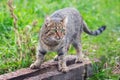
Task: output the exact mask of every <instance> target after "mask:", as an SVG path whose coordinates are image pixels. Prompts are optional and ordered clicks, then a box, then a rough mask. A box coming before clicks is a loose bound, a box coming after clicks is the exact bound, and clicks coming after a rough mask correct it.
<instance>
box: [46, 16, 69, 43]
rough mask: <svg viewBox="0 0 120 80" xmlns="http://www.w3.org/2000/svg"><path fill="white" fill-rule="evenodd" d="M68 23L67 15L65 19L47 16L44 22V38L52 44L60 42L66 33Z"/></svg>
mask: <svg viewBox="0 0 120 80" xmlns="http://www.w3.org/2000/svg"><path fill="white" fill-rule="evenodd" d="M66 23H67V18H66V17H65V18H63V19H61V18H51V17H46V19H45V23H44V25H45V26H44V29H45V32H44V40H46V41H47V42H48V43H50V44H56V43H59V41H60V40H61V39H63V37H64V35H65V29H66ZM52 42H54V43H52Z"/></svg>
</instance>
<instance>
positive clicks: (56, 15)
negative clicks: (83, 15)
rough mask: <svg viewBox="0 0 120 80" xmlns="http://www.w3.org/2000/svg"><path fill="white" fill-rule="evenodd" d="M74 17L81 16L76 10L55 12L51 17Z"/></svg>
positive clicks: (67, 9)
mask: <svg viewBox="0 0 120 80" xmlns="http://www.w3.org/2000/svg"><path fill="white" fill-rule="evenodd" d="M72 15H76V16H77V15H78V16H79V15H80V14H79V11H78V10H77V9H75V8H63V9H60V10H57V11H55V12H54V13H53V14H52V15H51V17H61V18H62V17H65V16H72Z"/></svg>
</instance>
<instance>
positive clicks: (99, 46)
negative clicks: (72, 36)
mask: <svg viewBox="0 0 120 80" xmlns="http://www.w3.org/2000/svg"><path fill="white" fill-rule="evenodd" d="M13 6H14V8H15V9H14V13H15V14H16V16H17V17H18V23H17V26H18V31H19V34H21V36H22V40H23V43H22V49H21V52H22V53H19V51H17V48H18V46H17V44H16V38H15V35H16V34H15V31H14V27H13V19H12V18H11V15H10V11H9V7H8V5H7V0H0V74H3V73H7V72H11V71H14V70H16V69H20V68H24V67H29V65H30V64H31V63H32V62H33V61H34V60H35V49H36V46H37V44H38V33H39V30H40V27H41V26H42V24H43V22H44V19H45V16H47V15H50V14H52V13H53V12H54V11H56V10H58V9H61V8H65V7H75V8H76V9H78V10H79V12H80V13H81V15H82V17H83V19H84V20H85V21H86V23H87V24H88V26H89V28H90V29H91V30H96V29H98V27H100V26H102V25H106V26H107V29H106V31H105V32H103V34H101V35H99V36H96V37H94V36H89V35H87V34H85V33H83V35H82V46H83V53H85V54H86V55H87V56H89V57H90V59H93V58H101V59H102V63H101V64H100V65H99V66H100V68H99V67H97V66H95V70H97V71H98V72H97V73H96V74H95V75H94V76H93V77H91V78H89V80H105V79H106V80H109V79H110V80H118V78H120V76H119V75H116V74H113V73H112V71H113V69H114V67H115V66H116V63H117V60H118V58H120V0H71V1H70V0H14V3H13ZM34 21H37V22H38V23H37V24H36V25H35V26H33V27H32V23H33V22H34ZM26 26H29V27H32V29H31V30H30V31H29V30H26V31H24V30H25V29H26ZM26 33H28V35H29V36H30V37H28V36H26ZM26 39H27V42H26V44H25V43H24V40H26ZM69 54H75V50H74V48H73V47H72V46H71V49H70V50H69ZM55 55H56V53H55V52H52V53H51V52H50V53H48V54H47V55H46V56H45V57H46V58H45V60H49V59H52V58H53V57H54V56H55ZM105 64H107V66H106V68H104V66H105Z"/></svg>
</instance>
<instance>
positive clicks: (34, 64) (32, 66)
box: [30, 63, 40, 69]
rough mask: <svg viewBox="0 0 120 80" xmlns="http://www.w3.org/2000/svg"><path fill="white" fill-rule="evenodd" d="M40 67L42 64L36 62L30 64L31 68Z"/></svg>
mask: <svg viewBox="0 0 120 80" xmlns="http://www.w3.org/2000/svg"><path fill="white" fill-rule="evenodd" d="M39 68H40V65H38V64H36V63H33V64H31V65H30V69H39Z"/></svg>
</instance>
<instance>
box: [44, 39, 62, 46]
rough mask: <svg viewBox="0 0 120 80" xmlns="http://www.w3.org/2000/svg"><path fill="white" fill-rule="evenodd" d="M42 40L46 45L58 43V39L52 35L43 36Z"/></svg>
mask: <svg viewBox="0 0 120 80" xmlns="http://www.w3.org/2000/svg"><path fill="white" fill-rule="evenodd" d="M42 41H43V42H44V44H46V45H48V46H57V45H59V43H60V39H56V38H54V37H46V38H45V37H44V38H43V39H42Z"/></svg>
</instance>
